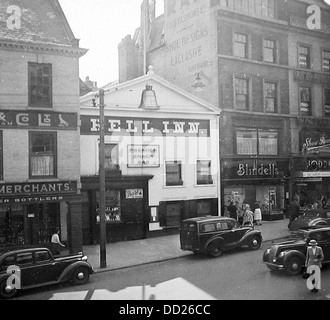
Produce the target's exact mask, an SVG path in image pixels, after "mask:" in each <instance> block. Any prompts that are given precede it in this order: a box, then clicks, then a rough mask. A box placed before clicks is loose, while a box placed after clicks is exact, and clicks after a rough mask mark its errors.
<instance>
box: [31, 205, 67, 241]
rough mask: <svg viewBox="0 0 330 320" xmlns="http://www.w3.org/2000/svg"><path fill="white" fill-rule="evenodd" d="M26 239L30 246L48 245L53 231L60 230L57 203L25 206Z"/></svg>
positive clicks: (58, 206)
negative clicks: (26, 220) (26, 221)
mask: <svg viewBox="0 0 330 320" xmlns="http://www.w3.org/2000/svg"><path fill="white" fill-rule="evenodd" d="M26 214H27V219H28V228H27V235H26V238H27V240H28V243H29V244H31V245H36V244H45V243H49V242H50V239H51V236H52V234H53V232H54V230H55V229H56V228H57V227H58V228H60V226H61V224H60V205H59V203H40V204H39V203H38V204H30V205H28V206H27V213H26Z"/></svg>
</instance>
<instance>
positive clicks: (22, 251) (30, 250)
mask: <svg viewBox="0 0 330 320" xmlns="http://www.w3.org/2000/svg"><path fill="white" fill-rule="evenodd" d="M42 250H47V251H49V249H47V248H30V249H20V250H13V251H6V252H2V253H1V252H0V259H3V258H5V257H8V256H12V255H15V254H18V253H28V252H36V251H42Z"/></svg>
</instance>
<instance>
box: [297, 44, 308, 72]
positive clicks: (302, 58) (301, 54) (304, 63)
mask: <svg viewBox="0 0 330 320" xmlns="http://www.w3.org/2000/svg"><path fill="white" fill-rule="evenodd" d="M298 67H299V68H303V69H310V68H311V54H310V47H307V46H302V45H300V46H299V47H298Z"/></svg>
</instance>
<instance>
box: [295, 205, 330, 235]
mask: <svg viewBox="0 0 330 320" xmlns="http://www.w3.org/2000/svg"><path fill="white" fill-rule="evenodd" d="M311 226H330V209H328V210H325V209H307V210H305V211H304V212H303V214H302V215H301V216H299V217H298V218H297V219H295V220H294V221H293V222H292V223H291V226H290V230H291V231H295V230H298V229H301V228H306V227H311Z"/></svg>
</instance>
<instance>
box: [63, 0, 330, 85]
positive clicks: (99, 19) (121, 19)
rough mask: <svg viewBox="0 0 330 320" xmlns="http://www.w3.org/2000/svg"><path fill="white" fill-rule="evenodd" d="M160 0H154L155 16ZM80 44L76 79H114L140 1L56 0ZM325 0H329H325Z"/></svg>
mask: <svg viewBox="0 0 330 320" xmlns="http://www.w3.org/2000/svg"><path fill="white" fill-rule="evenodd" d="M163 1H164V0H156V4H157V8H156V16H158V15H160V14H162V13H163V9H164V2H163ZM59 2H60V4H61V6H62V9H63V11H64V14H65V15H66V18H67V20H68V22H69V24H70V27H71V29H72V31H73V33H74V35H75V37H76V38H77V39H80V47H81V48H85V49H89V51H88V52H87V54H86V55H85V56H83V57H82V58H80V78H81V79H82V80H83V81H85V79H86V77H87V76H89V78H90V80H92V81H96V82H97V84H98V86H99V87H100V86H104V85H106V84H108V83H110V82H112V81H115V80H117V79H118V44H119V43H120V42H121V41H122V39H123V38H125V37H126V36H127V35H129V34H130V35H131V36H132V37H133V35H134V32H135V30H136V29H137V28H138V27H139V26H140V16H141V11H140V7H141V3H142V0H59ZM325 2H327V3H329V5H330V0H325Z"/></svg>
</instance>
